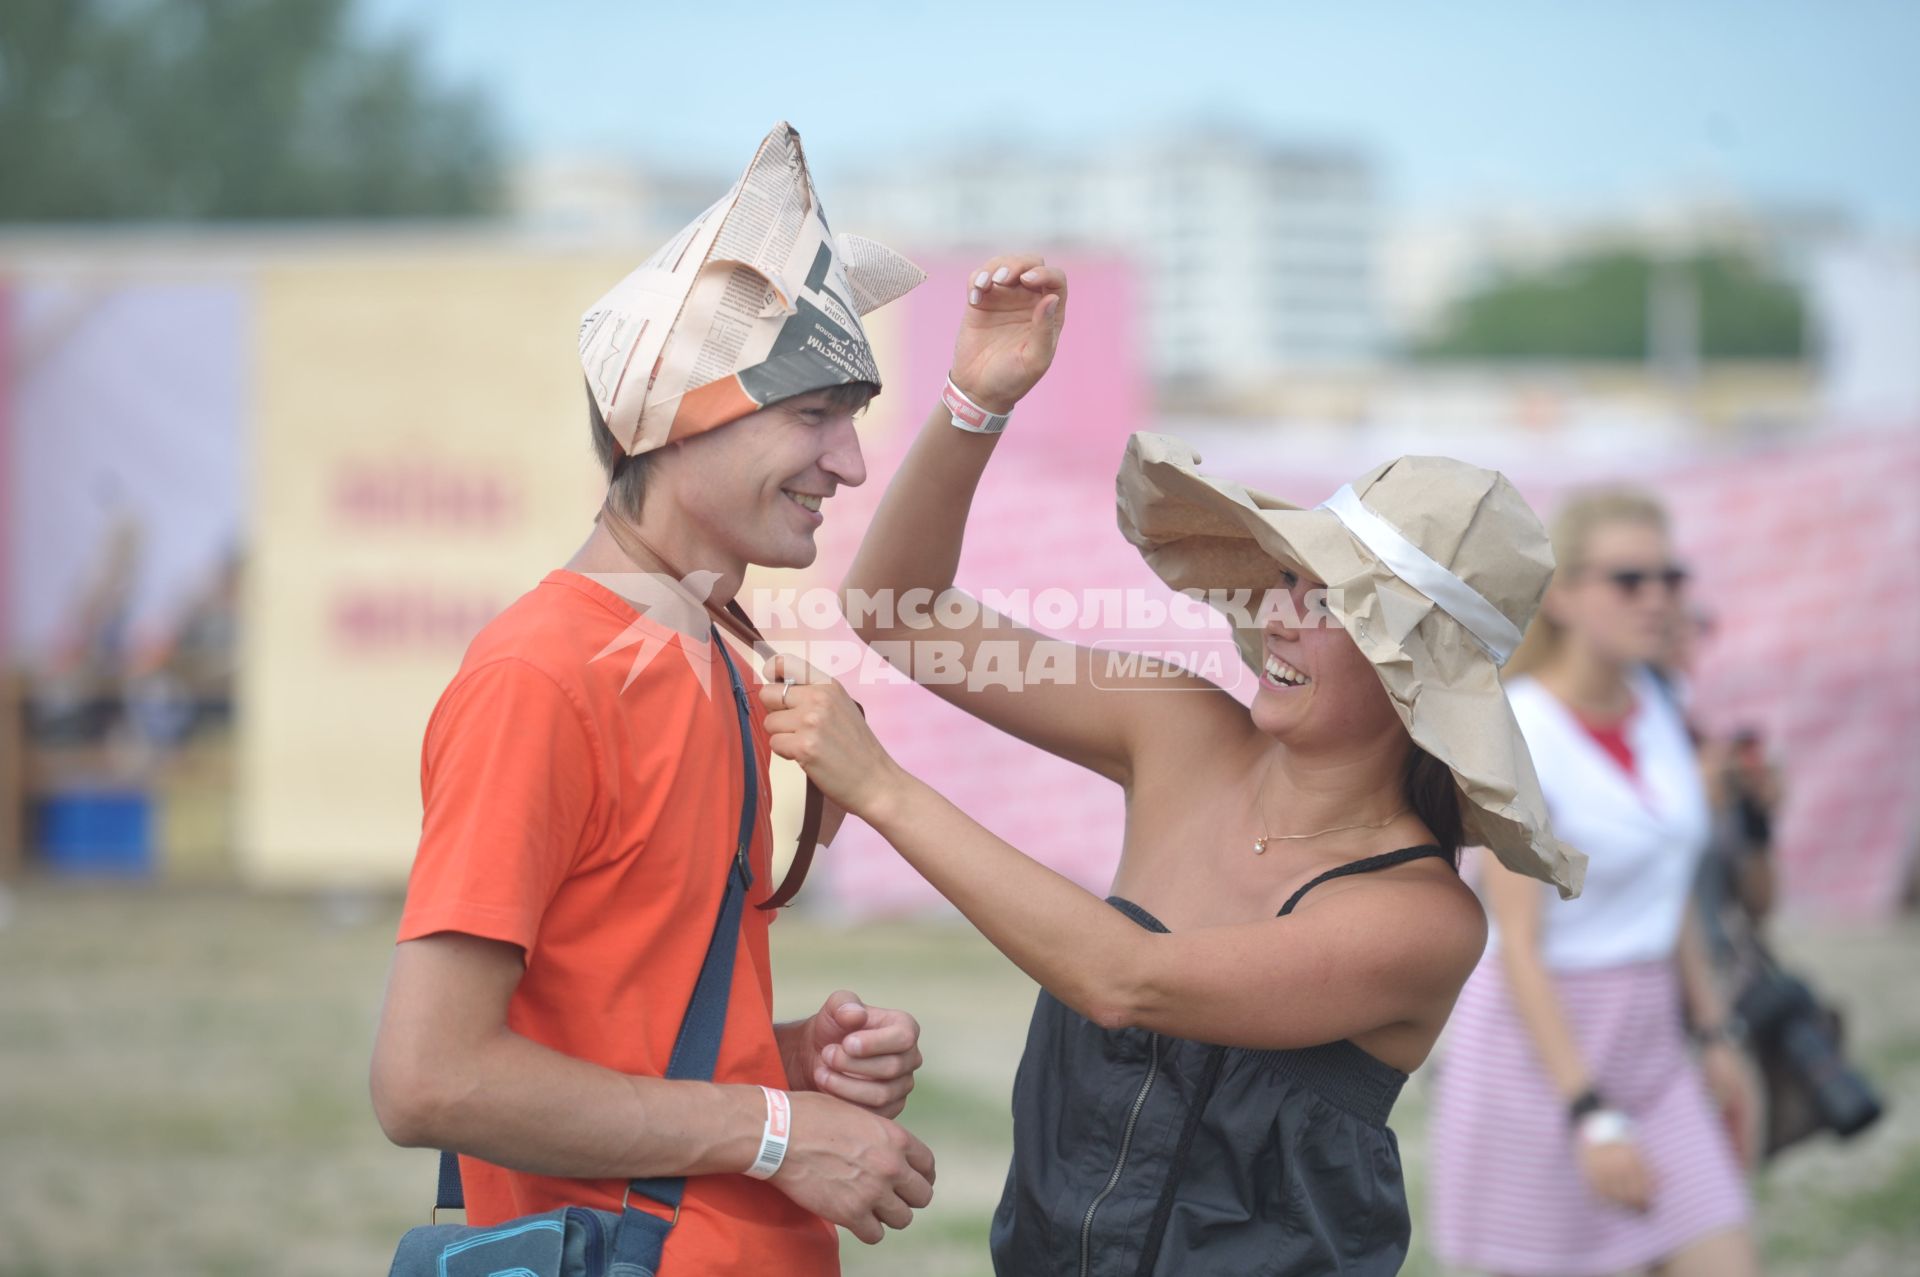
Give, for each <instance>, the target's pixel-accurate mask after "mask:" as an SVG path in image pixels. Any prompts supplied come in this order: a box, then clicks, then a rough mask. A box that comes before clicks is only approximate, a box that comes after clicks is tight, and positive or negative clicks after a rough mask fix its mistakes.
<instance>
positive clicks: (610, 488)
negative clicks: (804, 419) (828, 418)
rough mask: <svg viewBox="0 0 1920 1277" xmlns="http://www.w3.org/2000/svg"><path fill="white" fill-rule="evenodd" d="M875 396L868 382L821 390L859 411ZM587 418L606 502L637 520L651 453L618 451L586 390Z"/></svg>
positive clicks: (837, 404) (838, 404)
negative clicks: (604, 475) (602, 475)
mask: <svg viewBox="0 0 1920 1277" xmlns="http://www.w3.org/2000/svg"><path fill="white" fill-rule="evenodd" d="M807 393H808V394H814V393H816V392H814V391H808V392H807ZM879 393H880V387H878V386H876V385H874V384H873V383H872V382H870V381H850V382H847V383H845V384H843V385H839V386H828V387H826V390H825V394H826V406H827V407H829V408H837V409H841V410H843V411H846V412H859V411H860V410H861V409H863V408H865V407H866V406H867V404H869V403H870V402H872V400H873V397H874V396H875V395H877V394H879ZM795 398H798V396H795ZM776 402H783V401H776ZM767 406H768V407H772V406H773V405H772V404H768V405H767ZM587 418H588V420H589V422H591V424H592V429H593V454H594V456H596V457H598V458H599V459H600V468H601V469H602V470H604V471H606V472H607V501H608V503H609V504H610V505H612V506H613V509H614V513H616V514H620V515H623V516H625V517H626V518H629V519H638V518H639V517H640V507H641V505H642V504H643V503H644V501H645V500H646V495H647V470H648V462H649V461H651V460H652V457H653V454H652V453H649V452H643V453H640V454H639V455H637V456H630V455H628V454H627V452H626V450H625V449H623V448H621V446H620V441H619V440H618V439H615V438H614V437H613V431H611V430H609V429H608V428H607V419H606V418H605V417H604V416H602V415H601V413H600V405H599V403H598V402H597V401H595V399H594V397H593V391H592V390H591V389H589V390H588V391H587Z"/></svg>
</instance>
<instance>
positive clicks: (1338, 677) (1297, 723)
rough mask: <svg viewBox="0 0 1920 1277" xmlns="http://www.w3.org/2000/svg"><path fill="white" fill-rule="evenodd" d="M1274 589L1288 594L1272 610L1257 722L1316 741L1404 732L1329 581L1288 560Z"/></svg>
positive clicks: (1273, 732)
mask: <svg viewBox="0 0 1920 1277" xmlns="http://www.w3.org/2000/svg"><path fill="white" fill-rule="evenodd" d="M1273 588H1274V589H1276V590H1284V591H1285V592H1286V594H1287V595H1288V598H1285V599H1281V598H1275V599H1273V600H1272V601H1271V604H1272V605H1271V606H1269V607H1267V608H1266V609H1265V611H1266V613H1267V615H1268V618H1269V619H1268V620H1267V624H1266V626H1265V628H1264V629H1263V631H1262V634H1261V639H1262V642H1261V660H1262V667H1261V669H1260V671H1259V675H1260V678H1259V690H1258V691H1257V692H1256V693H1255V695H1254V698H1253V705H1252V714H1253V722H1254V726H1256V727H1258V728H1259V729H1260V730H1261V731H1263V732H1265V733H1266V734H1267V735H1269V736H1272V737H1274V738H1275V739H1277V740H1281V741H1284V742H1286V743H1288V744H1290V745H1297V746H1309V747H1325V746H1329V745H1350V744H1359V743H1361V742H1363V741H1367V740H1371V739H1375V738H1377V737H1380V736H1382V735H1384V734H1387V733H1392V732H1400V733H1402V734H1404V732H1405V730H1406V729H1405V727H1403V726H1402V725H1401V722H1400V716H1399V715H1398V714H1396V713H1395V712H1394V709H1393V704H1392V702H1391V701H1390V700H1389V699H1388V698H1387V689H1386V688H1385V687H1384V686H1382V685H1381V682H1380V676H1379V675H1378V674H1377V673H1375V672H1374V668H1373V662H1372V661H1369V660H1368V659H1367V658H1366V656H1365V654H1364V653H1362V652H1361V651H1360V648H1359V646H1358V645H1357V644H1356V643H1355V642H1354V641H1353V636H1352V635H1350V634H1348V633H1347V631H1346V628H1345V627H1344V626H1342V625H1341V624H1340V622H1339V621H1337V620H1335V619H1334V618H1333V617H1332V616H1331V615H1330V614H1329V613H1328V611H1327V608H1326V607H1325V606H1324V599H1325V594H1324V591H1325V590H1326V588H1327V587H1326V585H1325V584H1324V583H1322V582H1319V581H1315V580H1312V579H1310V578H1308V577H1306V576H1305V575H1304V574H1302V573H1301V572H1300V571H1299V570H1298V569H1296V568H1292V567H1286V566H1283V567H1282V568H1281V570H1280V575H1279V579H1278V580H1277V581H1276V582H1275V584H1274V586H1273ZM1316 591H1319V592H1321V593H1319V594H1316V593H1315V592H1316ZM1289 602H1291V607H1289V606H1288V604H1289Z"/></svg>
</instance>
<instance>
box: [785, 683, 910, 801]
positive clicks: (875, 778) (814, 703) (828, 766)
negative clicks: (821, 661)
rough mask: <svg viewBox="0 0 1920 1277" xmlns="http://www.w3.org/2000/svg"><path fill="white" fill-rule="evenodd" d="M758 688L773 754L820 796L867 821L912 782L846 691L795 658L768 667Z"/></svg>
mask: <svg viewBox="0 0 1920 1277" xmlns="http://www.w3.org/2000/svg"><path fill="white" fill-rule="evenodd" d="M766 677H767V679H768V680H769V681H768V682H766V683H765V684H763V685H762V686H761V688H760V704H761V705H762V706H764V707H765V708H766V709H767V711H768V713H767V720H766V722H767V735H768V736H769V737H771V738H772V745H773V752H774V753H776V754H778V755H780V757H782V758H791V759H792V760H793V761H794V762H796V763H799V764H800V766H801V767H802V768H804V769H805V770H806V773H807V776H808V777H809V778H810V779H811V780H812V781H813V783H814V784H816V785H818V786H819V787H820V792H821V793H823V794H825V795H826V796H827V797H828V798H831V799H832V800H833V801H835V802H837V803H839V804H840V805H841V806H842V807H844V808H846V809H847V810H848V811H850V812H852V813H853V814H854V815H856V816H859V817H861V818H862V819H865V820H868V821H869V822H871V820H872V819H873V816H874V812H875V810H876V809H877V808H878V806H879V805H880V804H882V803H884V802H886V801H887V799H888V798H890V797H892V796H893V795H895V794H897V793H898V792H899V790H900V788H901V786H902V785H904V784H905V783H906V782H908V781H909V780H910V779H911V778H910V777H909V776H908V775H907V773H906V772H905V771H903V770H901V767H900V765H899V764H898V763H896V762H894V761H893V756H892V755H890V754H888V753H887V751H886V749H885V748H884V747H883V746H882V745H881V744H880V741H879V739H878V738H877V737H876V736H874V734H873V730H872V729H871V728H869V727H868V726H867V720H866V718H865V716H863V715H862V714H861V713H860V707H859V706H858V705H855V704H854V703H853V698H852V697H851V696H848V695H847V691H846V689H845V688H843V687H841V686H840V684H839V683H837V682H835V681H834V680H833V679H831V678H828V677H827V676H826V675H825V674H822V673H821V672H820V671H818V670H816V669H814V668H813V667H812V666H811V665H808V664H807V663H806V662H805V661H803V660H801V659H800V658H799V657H797V656H785V655H781V656H776V657H774V658H773V660H771V661H770V662H768V664H767V672H766Z"/></svg>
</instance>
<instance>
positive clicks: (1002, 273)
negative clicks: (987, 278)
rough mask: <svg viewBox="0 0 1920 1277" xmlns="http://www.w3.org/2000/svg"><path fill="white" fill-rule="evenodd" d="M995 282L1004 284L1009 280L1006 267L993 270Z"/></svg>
mask: <svg viewBox="0 0 1920 1277" xmlns="http://www.w3.org/2000/svg"><path fill="white" fill-rule="evenodd" d="M993 282H994V283H996V284H1004V283H1006V282H1007V268H1006V267H1004V266H1002V267H1001V268H1000V269H999V270H997V271H995V272H993Z"/></svg>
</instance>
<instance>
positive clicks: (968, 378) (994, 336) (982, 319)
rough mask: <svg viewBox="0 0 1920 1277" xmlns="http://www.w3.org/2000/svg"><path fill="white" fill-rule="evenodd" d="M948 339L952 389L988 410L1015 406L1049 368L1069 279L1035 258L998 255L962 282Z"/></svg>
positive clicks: (1064, 312)
mask: <svg viewBox="0 0 1920 1277" xmlns="http://www.w3.org/2000/svg"><path fill="white" fill-rule="evenodd" d="M967 288H968V292H967V310H966V315H965V317H964V318H963V319H962V320H961V321H960V335H959V336H958V337H956V338H954V341H953V384H954V385H956V386H958V387H959V388H960V389H961V390H962V391H963V392H965V394H966V396H967V397H968V398H969V399H971V400H973V401H974V402H975V403H977V404H979V405H980V406H981V407H982V408H985V409H986V410H987V411H988V412H1012V411H1013V406H1014V405H1015V404H1017V403H1019V402H1020V399H1021V397H1022V396H1023V395H1025V394H1026V393H1027V392H1028V391H1029V390H1032V389H1033V387H1034V385H1035V384H1036V383H1037V382H1039V380H1040V378H1041V377H1043V376H1045V375H1046V372H1047V369H1048V368H1049V367H1051V366H1052V365H1053V352H1054V351H1055V349H1057V348H1058V346H1059V344H1060V328H1061V326H1062V325H1063V324H1064V323H1065V322H1066V317H1067V276H1066V272H1064V271H1062V270H1060V269H1059V268H1058V267H1054V266H1049V265H1047V264H1046V260H1045V259H1044V258H1042V257H1041V256H1039V254H1037V253H1008V254H1005V255H1003V256H1000V257H995V258H993V259H991V260H990V261H988V262H987V263H986V264H985V265H983V266H981V267H980V268H979V269H978V270H976V271H974V272H973V274H972V275H970V276H968V278H967Z"/></svg>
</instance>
